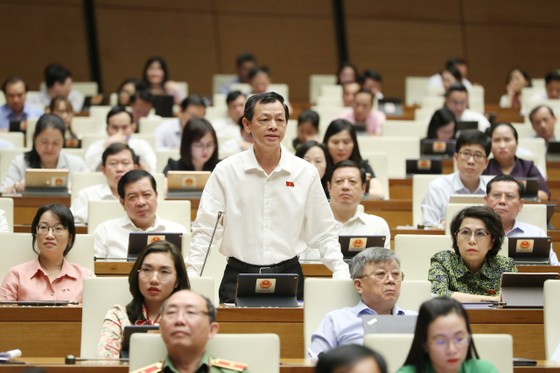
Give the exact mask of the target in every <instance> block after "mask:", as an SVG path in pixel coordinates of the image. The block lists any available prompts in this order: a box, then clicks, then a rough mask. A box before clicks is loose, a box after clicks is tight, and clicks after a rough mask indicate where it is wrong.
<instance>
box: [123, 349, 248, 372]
mask: <svg viewBox="0 0 560 373" xmlns="http://www.w3.org/2000/svg"><path fill="white" fill-rule="evenodd" d="M160 372H162V373H178V372H179V371H178V370H177V369H175V367H174V366H173V362H172V361H171V360H170V359H169V356H167V357H166V358H165V360H163V361H158V362H157V363H154V364H150V365H148V366H146V367H144V368H141V369H138V370H135V371H134V372H132V373H160ZM222 372H223V373H232V372H245V373H249V370H248V369H247V364H242V363H237V362H235V361H230V360H224V359H216V358H213V357H211V356H210V355H208V353H207V352H204V355H202V358H201V359H200V363H199V364H198V367H197V368H196V370H195V373H222Z"/></svg>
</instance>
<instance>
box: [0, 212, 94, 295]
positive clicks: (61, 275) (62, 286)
mask: <svg viewBox="0 0 560 373" xmlns="http://www.w3.org/2000/svg"><path fill="white" fill-rule="evenodd" d="M31 234H32V235H33V246H32V247H33V251H34V252H35V253H37V254H38V255H37V259H33V260H32V261H30V262H27V263H23V264H20V265H17V266H15V267H13V268H11V269H10V270H9V271H8V274H7V275H6V277H5V278H4V282H3V283H2V286H1V287H0V300H10V301H36V300H53V301H70V302H80V303H81V302H82V284H83V279H84V278H88V277H95V275H94V274H93V272H92V271H90V270H89V269H87V268H83V267H81V266H79V265H76V264H73V263H70V262H69V261H67V260H66V259H65V257H66V254H68V253H69V252H70V250H71V249H72V246H73V245H74V239H75V237H76V227H75V226H74V216H73V215H72V212H70V209H68V207H66V206H64V205H61V204H53V205H46V206H42V207H40V208H39V210H37V213H36V214H35V218H33V223H32V224H31Z"/></svg>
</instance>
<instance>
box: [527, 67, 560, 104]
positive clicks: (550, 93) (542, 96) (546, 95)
mask: <svg viewBox="0 0 560 373" xmlns="http://www.w3.org/2000/svg"><path fill="white" fill-rule="evenodd" d="M544 88H545V90H544V91H540V92H537V93H535V94H534V95H533V97H531V103H533V105H534V104H539V103H542V102H543V101H548V100H558V99H560V71H558V70H553V71H550V72H548V73H547V74H546V75H545V76H544Z"/></svg>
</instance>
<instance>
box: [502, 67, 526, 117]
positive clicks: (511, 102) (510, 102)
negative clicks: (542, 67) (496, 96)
mask: <svg viewBox="0 0 560 373" xmlns="http://www.w3.org/2000/svg"><path fill="white" fill-rule="evenodd" d="M532 86H533V84H532V82H531V77H530V76H529V73H527V71H525V70H523V69H521V68H519V67H514V68H513V69H511V70H510V71H509V73H508V76H507V79H506V93H504V94H503V95H502V96H501V97H500V107H501V108H513V109H521V90H522V89H523V88H525V87H532Z"/></svg>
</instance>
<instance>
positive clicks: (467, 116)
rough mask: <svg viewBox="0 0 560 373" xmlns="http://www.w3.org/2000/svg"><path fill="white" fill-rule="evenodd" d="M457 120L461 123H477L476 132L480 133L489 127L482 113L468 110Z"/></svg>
mask: <svg viewBox="0 0 560 373" xmlns="http://www.w3.org/2000/svg"><path fill="white" fill-rule="evenodd" d="M457 120H459V121H463V122H478V130H479V131H482V132H484V131H486V129H487V128H488V127H490V122H489V121H488V119H487V118H486V117H485V116H484V115H483V114H482V113H479V112H477V111H472V110H470V109H465V111H463V115H461V118H457Z"/></svg>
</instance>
